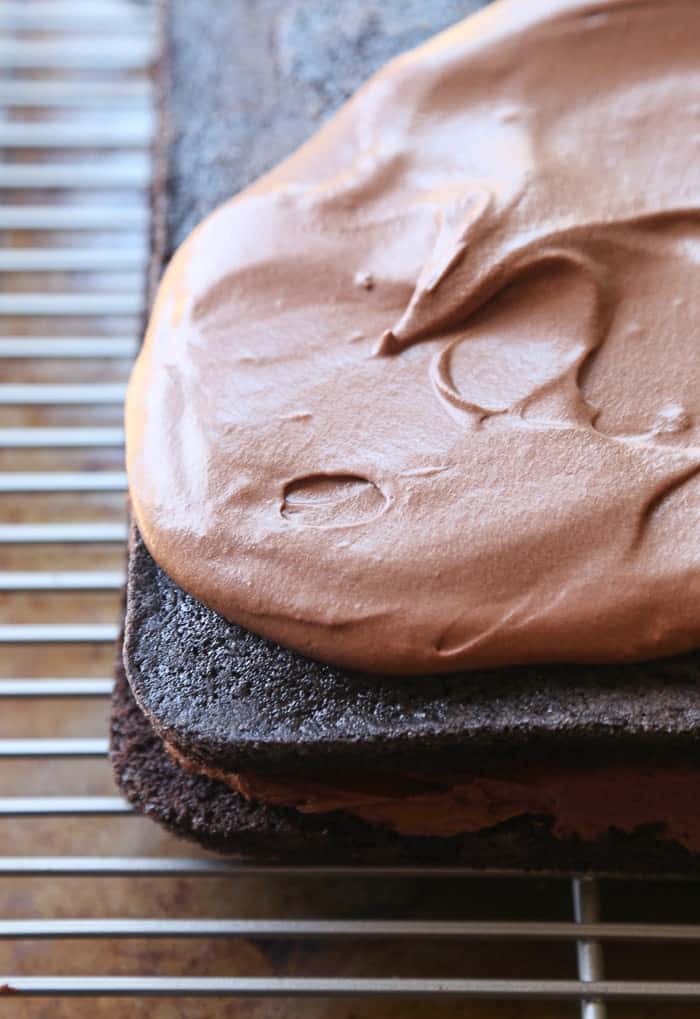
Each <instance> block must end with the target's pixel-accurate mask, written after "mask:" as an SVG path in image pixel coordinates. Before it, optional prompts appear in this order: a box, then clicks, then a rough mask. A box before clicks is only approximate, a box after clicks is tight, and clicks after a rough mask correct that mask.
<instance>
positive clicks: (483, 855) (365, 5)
mask: <svg viewBox="0 0 700 1019" xmlns="http://www.w3.org/2000/svg"><path fill="white" fill-rule="evenodd" d="M478 6H482V5H481V4H480V3H475V2H468V0H452V2H450V0H436V2H435V3H433V4H430V5H425V4H420V5H419V4H412V3H411V4H408V5H407V4H405V3H403V2H401V0H387V2H384V3H381V4H379V3H377V2H376V0H357V2H351V0H341V2H339V3H335V4H326V3H318V4H314V5H308V4H307V3H305V2H302V0H291V2H288V0H262V2H261V3H260V4H256V5H255V8H254V10H253V8H251V7H250V6H249V5H246V4H244V3H242V2H239V0H234V2H231V3H229V4H220V3H218V2H217V0H199V2H198V3H196V4H193V3H190V2H188V0H170V5H169V19H168V22H167V24H168V35H169V39H168V56H167V61H166V64H167V66H166V67H165V68H164V78H163V82H162V83H163V85H164V89H163V91H164V107H165V108H164V113H165V118H164V124H165V128H164V132H163V137H162V142H163V144H162V145H161V148H162V149H163V152H162V155H163V156H164V159H163V160H162V161H161V165H162V166H164V168H165V173H164V175H161V177H159V178H158V181H159V183H158V187H157V191H156V194H155V196H154V198H155V202H154V207H155V213H156V215H155V256H154V269H155V273H156V274H158V273H159V272H160V270H161V269H162V266H163V264H164V262H165V261H166V260H167V257H168V255H169V253H170V252H171V251H172V250H173V248H174V247H175V246H176V245H177V244H178V243H179V242H180V241H182V240H183V239H184V237H185V236H186V234H187V233H188V232H189V230H190V229H191V228H192V227H193V226H194V225H195V223H196V222H197V221H198V220H199V219H200V218H201V217H202V216H203V215H205V214H206V213H207V212H209V211H210V209H211V208H212V207H213V206H215V205H216V204H217V203H218V202H219V201H221V200H223V199H225V198H227V197H229V195H230V194H231V193H233V192H234V191H236V190H238V189H240V188H241V187H243V186H245V185H246V184H247V183H248V182H249V181H250V180H252V179H254V178H255V177H256V176H258V175H259V174H260V173H262V172H263V171H264V170H266V169H268V168H269V167H270V166H271V165H273V164H274V163H275V162H277V161H278V160H279V159H280V158H281V157H283V156H284V155H286V154H287V153H288V152H289V151H291V150H292V149H293V148H294V147H295V146H296V145H298V144H299V143H300V142H301V141H303V140H304V139H305V138H306V137H308V135H310V134H311V133H312V132H313V131H314V130H315V129H316V127H317V126H318V124H319V123H320V121H321V120H323V119H324V117H325V116H326V115H328V114H329V113H330V112H332V111H333V110H334V109H335V108H336V107H337V106H338V105H339V104H340V102H341V101H343V100H344V99H345V98H346V97H347V96H349V95H350V94H351V93H352V92H353V91H354V90H355V89H356V87H357V86H358V85H359V84H361V82H362V81H364V80H365V78H366V77H367V76H368V75H369V74H370V73H371V72H372V71H373V70H375V69H376V68H377V67H378V66H380V65H381V64H382V63H384V62H385V61H386V60H387V59H389V58H390V57H391V56H393V55H394V54H395V53H396V52H398V51H400V50H403V49H405V48H407V47H409V46H412V45H415V44H417V43H419V42H421V41H422V40H423V39H424V38H425V37H427V36H429V35H430V34H432V33H433V32H435V31H437V30H439V29H440V28H442V27H444V26H445V25H446V24H449V23H450V22H452V21H455V20H457V19H458V18H460V17H463V16H465V15H466V14H467V13H469V12H470V11H471V10H473V9H474V8H475V7H478ZM166 139H167V142H168V144H167V147H166V146H165V140H166ZM164 207H165V214H164ZM166 214H167V218H166ZM127 601H128V607H127V639H126V643H125V648H124V653H125V664H126V669H127V672H128V676H129V681H130V683H131V685H132V687H133V691H134V693H135V695H136V698H137V699H138V702H139V704H140V706H141V708H142V709H143V711H144V712H145V713H146V715H147V717H148V720H146V718H144V717H143V716H142V715H141V713H140V712H139V711H138V709H137V708H136V707H135V705H134V703H133V702H129V701H128V695H127V690H126V688H125V686H124V684H123V682H121V683H120V685H119V687H118V690H117V695H116V702H115V703H116V707H115V722H114V733H113V739H114V748H113V753H114V760H115V768H116V773H117V778H118V781H119V783H120V785H121V786H122V788H123V789H124V791H125V792H126V794H127V796H129V798H130V799H131V800H132V801H133V802H134V803H135V804H136V805H137V806H138V807H139V808H140V809H142V810H144V811H145V812H147V813H149V814H152V815H153V816H155V817H156V818H158V819H159V820H161V821H163V822H164V823H166V824H167V825H168V826H170V827H173V828H174V829H175V830H177V831H180V832H181V833H183V834H192V835H195V836H196V837H197V838H198V839H199V840H200V841H202V842H204V843H205V844H207V845H209V846H211V847H212V848H219V849H224V850H229V851H234V850H235V851H236V852H241V853H253V854H255V855H261V854H262V855H269V854H271V853H274V854H277V855H279V856H280V857H285V858H289V857H293V856H294V855H296V854H299V855H300V856H301V857H303V858H304V859H308V857H309V853H310V852H311V851H313V853H314V854H315V855H319V856H321V857H324V856H325V855H326V854H327V855H328V856H329V858H333V859H336V858H341V857H342V858H348V859H350V858H357V859H363V860H371V859H381V860H400V859H405V860H406V861H407V862H408V861H409V860H413V859H435V860H442V861H444V862H455V861H461V862H469V863H471V864H474V865H485V864H488V865H489V866H492V867H493V866H498V867H501V866H515V867H520V866H531V867H532V866H533V865H534V866H536V867H538V868H540V867H543V868H546V867H553V868H563V869H569V868H572V867H573V868H580V867H587V866H595V867H596V868H597V869H603V870H616V869H620V865H619V861H620V860H621V859H624V861H625V862H624V867H623V869H625V870H641V871H644V872H652V871H668V870H678V871H680V872H685V873H687V872H688V871H689V869H690V868H691V861H692V860H693V859H694V858H693V857H692V856H691V855H690V854H688V853H687V852H685V851H684V850H682V849H680V848H679V847H673V846H669V845H668V844H666V843H663V842H661V841H659V840H658V839H655V838H654V837H653V836H652V835H648V836H644V837H642V836H641V835H636V836H634V837H627V836H622V835H620V836H613V835H612V834H611V835H610V837H609V838H608V839H605V840H601V841H600V842H598V843H595V845H592V846H591V845H585V844H583V843H579V842H577V841H575V840H572V841H571V842H559V841H558V840H556V839H554V838H553V837H552V836H551V835H549V834H548V833H547V829H546V825H545V826H544V827H543V824H542V822H541V821H533V820H532V819H530V820H520V821H513V822H509V823H508V824H506V825H501V826H499V828H498V829H494V830H492V831H491V832H488V833H483V834H480V835H478V836H474V835H472V836H464V837H461V838H458V839H435V838H430V839H416V838H411V839H408V838H404V837H399V836H397V835H395V834H393V833H391V832H389V831H386V830H384V829H379V828H373V827H371V826H369V825H367V824H365V823H363V822H361V821H359V820H355V819H353V818H351V817H349V816H348V815H343V814H340V813H336V814H333V815H326V816H324V817H321V818H319V817H316V818H314V817H310V816H308V815H307V816H304V815H301V814H297V813H296V812H295V811H292V810H283V809H281V808H274V809H273V808H270V809H267V808H262V807H253V806H251V805H250V804H247V803H246V801H245V800H243V799H242V798H241V797H239V796H237V795H236V794H234V793H232V792H231V791H230V790H228V789H227V788H226V787H225V786H223V785H222V784H220V783H217V782H213V781H210V780H207V779H203V778H194V777H192V776H190V775H188V774H187V773H185V772H184V771H182V769H180V768H179V767H177V766H176V765H174V764H173V763H172V761H171V759H170V758H169V757H168V756H167V755H166V754H165V752H164V751H163V749H162V746H161V744H160V740H159V739H158V737H157V736H156V735H155V732H157V733H158V734H159V735H160V736H163V737H166V738H167V739H168V740H170V741H172V742H173V744H174V745H176V746H177V747H178V748H179V749H180V750H181V751H182V752H183V753H185V754H186V755H187V756H190V757H192V758H194V759H197V760H199V761H201V762H203V763H207V762H212V763H214V764H215V765H216V766H218V767H223V768H226V767H229V768H232V769H235V768H241V769H242V768H247V769H249V770H254V771H258V772H265V771H268V772H275V771H279V770H280V769H284V770H285V771H286V772H287V773H290V772H296V773H298V774H301V775H303V774H304V773H305V772H309V773H313V772H314V771H317V770H318V768H319V767H322V768H323V769H324V770H326V769H328V768H329V767H330V768H335V767H339V768H346V767H353V766H355V767H357V766H362V767H363V768H365V769H366V768H367V767H375V768H379V767H382V768H384V767H389V768H394V769H395V768H403V767H406V766H410V767H412V768H414V769H415V768H416V767H419V768H420V770H423V771H425V772H426V773H428V772H433V773H437V772H439V771H441V770H443V769H445V768H449V767H452V766H454V765H455V763H456V762H459V765H460V766H461V767H462V768H463V769H466V768H469V769H471V770H474V771H488V770H490V769H493V768H494V767H503V766H504V765H506V766H507V765H510V766H513V765H516V766H517V765H518V763H521V762H524V761H527V760H540V761H541V760H543V759H546V760H548V761H551V763H552V764H556V763H557V762H561V763H566V762H568V761H574V762H576V763H578V764H583V763H587V764H589V765H600V764H604V763H609V762H613V761H616V760H617V761H620V760H621V761H625V762H628V763H632V762H634V761H644V762H645V763H646V764H649V762H650V760H654V759H657V760H669V761H679V762H685V763H692V762H695V763H698V761H699V760H700V751H699V750H698V745H699V744H698V740H697V737H698V734H700V697H698V694H697V680H698V676H699V675H700V655H698V654H695V655H691V656H686V657H684V658H682V659H675V660H673V661H663V662H654V663H647V664H641V665H630V666H616V667H607V668H599V667H562V666H560V667H556V668H554V667H549V668H544V667H543V668H527V669H508V670H501V671H499V672H498V673H497V674H494V673H469V674H463V675H453V676H443V677H424V678H419V679H392V678H382V677H377V676H363V675H361V674H353V673H350V672H347V671H344V670H341V669H337V668H333V667H330V666H324V665H321V664H319V663H316V662H311V661H309V660H308V659H305V658H303V657H302V656H300V655H297V654H295V653H294V652H291V651H288V650H286V649H284V648H281V647H279V646H277V645H274V644H272V643H270V642H269V641H266V640H264V639H263V638H261V637H258V636H257V635H256V634H254V633H251V632H250V631H247V630H245V629H243V628H241V627H238V626H235V625H232V624H229V623H227V622H225V621H224V620H223V619H221V617H220V616H218V615H217V614H216V613H214V612H213V611H211V610H210V609H208V608H206V607H205V606H204V605H202V604H201V603H200V602H198V601H197V600H195V599H194V598H191V597H190V596H189V595H187V594H185V593H184V592H183V591H182V590H181V589H180V588H178V587H177V585H176V584H174V582H173V581H171V580H170V579H169V578H168V577H167V576H166V575H165V574H164V573H163V572H162V571H161V570H160V569H159V568H158V567H157V566H156V564H155V563H154V562H153V560H152V559H151V557H150V556H149V554H148V552H147V551H146V549H145V547H144V546H143V543H142V541H141V539H140V537H139V535H138V533H137V532H134V534H133V540H132V548H131V553H130V567H129V581H128V592H127ZM154 730H155V732H154ZM669 854H670V855H669Z"/></svg>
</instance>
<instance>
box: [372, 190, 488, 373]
mask: <svg viewBox="0 0 700 1019" xmlns="http://www.w3.org/2000/svg"><path fill="white" fill-rule="evenodd" d="M431 199H432V200H435V201H437V203H438V208H437V213H436V215H437V222H438V232H437V236H436V239H435V244H434V246H433V249H432V251H431V253H430V256H429V258H428V259H427V260H426V262H425V263H424V265H423V268H422V270H421V273H420V275H419V277H418V280H417V281H416V287H415V290H414V291H413V294H412V295H411V299H410V301H409V303H408V306H407V308H406V310H405V311H404V313H403V315H402V316H401V318H400V319H399V321H398V322H397V323H396V324H395V325H394V326H393V327H392V328H391V329H387V330H386V332H385V333H384V334H383V335H382V337H381V339H380V341H379V344H378V346H377V349H376V351H375V353H376V354H378V355H380V356H381V355H387V354H396V353H398V352H399V351H401V350H403V349H404V348H405V347H407V346H409V345H410V344H411V343H412V342H413V341H414V340H416V339H420V338H422V337H423V336H425V335H426V334H427V333H431V332H433V331H434V329H435V327H436V323H435V301H434V300H433V297H434V295H435V292H436V291H437V290H438V288H439V287H440V285H441V284H443V283H444V282H445V281H446V280H447V279H448V278H449V277H450V275H451V274H452V271H453V270H454V269H455V268H456V267H457V265H459V263H460V262H461V261H462V259H463V257H464V255H465V254H466V252H467V249H468V247H469V240H470V237H471V236H472V235H473V234H474V233H475V231H476V228H477V226H478V225H479V224H481V222H482V220H484V219H485V218H486V217H487V214H488V213H489V210H490V209H491V207H492V205H493V192H492V191H491V189H490V188H488V187H487V186H486V185H481V184H477V185H474V186H473V187H470V188H469V190H467V192H466V193H465V194H463V195H458V196H457V197H455V195H454V194H453V193H452V189H449V188H446V189H445V192H444V194H441V195H437V196H434V197H433V196H429V199H428V200H431ZM440 296H441V298H442V295H440Z"/></svg>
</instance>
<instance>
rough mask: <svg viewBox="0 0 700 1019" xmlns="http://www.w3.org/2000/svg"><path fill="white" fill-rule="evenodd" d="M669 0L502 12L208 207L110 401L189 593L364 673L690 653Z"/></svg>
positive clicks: (681, 167) (151, 541)
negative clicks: (121, 392) (120, 389)
mask: <svg viewBox="0 0 700 1019" xmlns="http://www.w3.org/2000/svg"><path fill="white" fill-rule="evenodd" d="M698 38H700V5H699V4H697V3H696V2H695V0H661V2H659V0H654V2H651V0H650V2H644V0H597V2H586V3H582V2H578V0H547V2H545V0H537V2H532V0H500V2H498V3H496V4H493V5H492V6H491V7H490V8H488V9H487V10H486V11H484V12H482V13H481V14H479V15H477V16H475V17H473V18H470V19H468V20H466V21H464V22H462V23H460V24H458V25H456V26H455V27H454V28H452V29H450V30H449V31H447V32H445V33H443V34H441V35H439V36H436V37H435V38H434V39H432V40H431V41H430V42H429V43H428V44H426V45H425V46H423V47H421V48H419V49H417V50H415V51H413V52H411V53H408V54H405V55H404V56H402V57H401V58H399V59H398V60H395V61H393V62H392V63H390V64H389V65H387V67H386V68H384V69H383V70H382V71H381V72H380V73H379V74H378V75H376V76H375V77H374V78H372V79H371V80H370V82H369V83H368V84H367V85H365V86H364V88H363V89H361V90H360V92H358V93H357V95H356V96H355V97H354V98H353V99H352V100H351V101H350V102H349V103H348V104H347V105H346V106H345V107H344V108H343V109H342V110H341V111H340V112H339V113H338V114H337V115H336V116H335V117H334V118H333V119H332V120H331V121H330V122H328V123H327V124H326V125H325V126H324V127H323V128H322V129H321V130H320V131H319V132H318V134H317V135H316V136H315V137H314V138H313V139H311V141H310V142H308V143H307V144H306V145H305V146H303V147H302V148H301V149H300V150H299V151H298V152H297V153H295V154H294V155H293V156H291V157H290V158H289V159H287V160H286V161H285V162H284V163H282V164H281V165H280V166H279V167H277V168H276V169H274V170H272V171H271V172H270V173H268V174H267V175H266V176H265V177H263V178H261V179H260V180H259V181H257V182H256V183H255V184H253V185H252V186H251V187H249V188H247V189H246V190H245V191H243V192H242V193H241V194H239V195H238V196H237V197H235V198H234V199H232V200H231V201H229V202H228V203H226V204H225V205H223V206H221V207H220V208H219V209H217V210H216V211H215V212H214V213H213V214H212V215H211V216H210V217H208V218H207V219H206V220H205V221H204V222H203V223H202V224H201V225H200V226H199V227H198V228H197V229H196V230H195V231H194V233H193V234H192V235H191V236H190V238H189V239H188V240H187V241H186V242H185V244H184V245H183V246H182V247H181V248H180V249H179V251H178V252H177V253H176V255H175V257H174V258H173V260H172V262H171V265H170V266H169V268H168V270H167V272H166V274H165V277H164V279H163V282H162V284H161V287H160V290H159V294H158V298H157V301H156V304H155V307H154V310H153V314H152V317H151V322H150V325H149V329H148V332H147V335H146V339H145V343H144V347H143V350H142V352H141V354H140V356H139V359H138V361H137V364H136V367H135V369H134V373H133V376H132V380H131V384H130V387H129V393H128V400H127V461H128V471H129V482H130V490H131V496H132V500H133V507H134V512H135V516H136V520H137V522H138V525H139V527H140V529H141V532H142V534H143V536H144V539H145V541H146V544H147V546H148V547H149V549H150V550H151V552H152V554H153V555H154V557H155V558H156V560H157V561H158V562H159V563H160V564H161V565H162V566H163V568H164V569H165V570H166V571H167V572H168V573H169V574H170V575H171V576H172V577H173V578H174V579H175V580H176V581H177V582H178V583H179V584H180V585H181V586H182V587H183V588H184V589H185V590H187V591H189V592H191V593H192V594H193V595H195V596H196V597H198V598H200V599H201V600H202V601H204V602H205V603H207V604H209V605H211V606H212V607H213V608H215V609H216V610H217V611H219V612H220V613H221V614H222V615H224V616H226V617H227V618H229V619H231V620H233V621H235V622H239V623H241V624H242V625H245V626H247V627H249V628H251V629H253V630H255V631H256V632H258V633H261V634H263V635H265V636H268V637H270V638H272V639H274V640H277V641H279V642H281V643H283V644H287V645H290V646H292V647H294V648H296V649H297V650H299V651H301V652H302V653H305V654H309V655H311V656H313V657H317V658H320V659H323V660H328V661H332V662H335V663H338V664H341V665H346V666H350V667H353V668H359V669H364V670H369V671H386V672H405V673H430V672H436V671H446V670H452V671H455V670H460V669H468V668H476V667H490V666H498V665H508V664H516V663H525V662H532V661H625V660H633V659H639V658H646V657H655V656H661V655H670V654H674V653H679V652H682V651H685V650H688V649H690V648H692V647H695V646H697V645H699V644H700V613H699V612H698V596H699V595H700V352H699V344H700V302H698V299H697V287H698V278H699V276H698V273H699V271H700V71H699V70H698V53H697V40H698Z"/></svg>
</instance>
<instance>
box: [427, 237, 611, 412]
mask: <svg viewBox="0 0 700 1019" xmlns="http://www.w3.org/2000/svg"><path fill="white" fill-rule="evenodd" d="M611 306H612V302H611V295H610V292H609V288H608V286H607V284H606V282H605V280H604V274H603V271H602V267H600V266H598V265H597V264H596V263H595V262H594V261H593V260H592V259H590V258H588V257H587V256H585V255H582V254H580V253H578V252H573V251H565V250H557V249H550V250H546V249H545V250H544V251H543V252H542V253H541V255H540V256H539V257H538V258H537V259H536V260H535V261H533V263H532V264H530V265H527V264H526V265H525V266H522V267H521V268H520V269H519V270H518V271H517V272H516V273H515V274H514V275H513V277H511V279H510V280H509V281H508V283H507V284H506V285H505V286H504V287H503V288H502V289H501V290H500V291H499V293H498V294H496V295H495V297H493V298H492V299H491V300H490V301H488V302H487V303H486V304H485V305H484V307H483V308H482V309H481V311H480V312H479V313H477V314H476V315H474V316H473V317H472V320H471V324H470V325H469V326H468V329H467V332H466V333H465V332H464V331H462V332H461V333H460V334H459V335H458V336H457V337H456V338H455V339H453V340H452V341H451V342H449V343H448V344H447V346H446V347H444V348H443V349H442V350H441V351H440V353H439V354H437V355H436V357H435V358H434V359H433V361H432V364H431V380H432V383H433V386H434V388H435V391H436V393H437V394H438V396H439V397H440V398H441V399H442V400H443V401H444V402H445V404H446V405H447V407H448V410H449V411H450V412H451V413H454V412H455V411H457V412H458V414H459V415H461V416H463V415H467V417H468V418H470V419H471V421H472V423H473V424H479V423H481V422H482V421H484V420H485V419H486V418H489V417H494V416H499V415H504V414H511V415H516V416H518V417H520V418H528V419H529V420H532V419H536V420H547V421H548V422H550V423H560V424H576V423H579V422H581V423H588V422H590V420H591V418H592V415H593V409H592V408H591V407H590V406H589V405H588V404H587V403H586V401H585V399H584V397H583V395H582V394H581V392H580V390H579V389H578V387H577V383H576V380H577V376H578V373H579V371H580V368H581V366H582V364H583V363H584V362H585V360H586V359H587V358H588V357H589V356H590V354H591V353H592V352H593V351H594V350H596V348H597V347H598V346H599V344H600V343H601V342H602V341H603V339H604V336H605V332H606V328H607V323H608V321H609V319H610V314H611ZM524 307H527V309H528V319H529V328H528V332H527V335H526V336H523V334H522V310H523V308H524Z"/></svg>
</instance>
